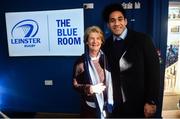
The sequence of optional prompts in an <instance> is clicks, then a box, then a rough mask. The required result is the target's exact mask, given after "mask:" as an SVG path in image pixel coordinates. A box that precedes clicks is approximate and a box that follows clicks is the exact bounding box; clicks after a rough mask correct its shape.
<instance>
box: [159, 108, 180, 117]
mask: <svg viewBox="0 0 180 119" xmlns="http://www.w3.org/2000/svg"><path fill="white" fill-rule="evenodd" d="M162 117H163V119H169V118H179V119H180V110H165V111H162Z"/></svg>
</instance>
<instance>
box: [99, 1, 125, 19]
mask: <svg viewBox="0 0 180 119" xmlns="http://www.w3.org/2000/svg"><path fill="white" fill-rule="evenodd" d="M114 11H120V12H121V13H122V14H123V16H124V18H126V12H125V9H124V8H123V6H122V5H121V4H119V3H113V4H110V5H108V6H106V7H105V8H104V10H103V14H102V16H103V19H104V21H105V22H109V15H110V14H111V13H112V12H114Z"/></svg>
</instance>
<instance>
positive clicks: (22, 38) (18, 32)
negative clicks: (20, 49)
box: [11, 19, 41, 47]
mask: <svg viewBox="0 0 180 119" xmlns="http://www.w3.org/2000/svg"><path fill="white" fill-rule="evenodd" d="M38 30H39V26H38V23H37V22H36V21H34V20H32V19H26V20H22V21H20V22H18V23H17V24H16V25H14V27H13V28H12V30H11V36H12V39H11V44H12V45H18V44H19V45H23V46H24V47H35V46H36V44H40V43H41V41H40V38H38V37H35V36H36V34H37V33H38Z"/></svg>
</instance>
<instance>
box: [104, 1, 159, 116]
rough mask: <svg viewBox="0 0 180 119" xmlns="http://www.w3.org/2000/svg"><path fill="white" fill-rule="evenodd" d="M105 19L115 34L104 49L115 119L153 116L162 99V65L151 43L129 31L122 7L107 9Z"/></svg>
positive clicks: (118, 5)
mask: <svg viewBox="0 0 180 119" xmlns="http://www.w3.org/2000/svg"><path fill="white" fill-rule="evenodd" d="M103 18H104V20H105V22H106V23H107V26H108V28H109V29H110V31H111V32H112V35H111V36H110V37H109V38H107V39H106V41H105V44H104V47H103V49H104V52H105V54H106V56H107V58H108V61H109V64H110V66H111V71H112V72H111V73H112V80H113V94H114V95H113V97H114V110H113V113H112V117H142V118H143V117H153V116H154V114H155V113H156V108H157V100H158V99H157V98H158V96H159V87H160V85H159V84H160V68H159V66H160V65H159V60H158V55H157V52H156V50H155V47H154V46H153V43H152V40H151V39H150V37H148V36H147V35H145V34H143V33H139V32H136V31H133V30H131V29H129V28H127V18H126V14H125V10H124V9H123V7H122V6H121V5H120V4H111V5H109V6H107V7H106V8H105V9H104V11H103Z"/></svg>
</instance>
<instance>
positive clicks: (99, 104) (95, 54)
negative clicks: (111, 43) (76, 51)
mask: <svg viewBox="0 0 180 119" xmlns="http://www.w3.org/2000/svg"><path fill="white" fill-rule="evenodd" d="M103 43H104V35H103V32H102V30H101V29H100V28H99V27H97V26H91V27H88V28H87V29H86V31H85V34H84V44H85V53H84V54H83V55H82V56H81V57H80V58H79V59H78V60H77V61H76V62H75V64H74V69H73V87H74V88H75V90H76V91H78V92H79V93H80V94H81V114H80V116H81V117H83V118H105V117H107V113H108V112H111V110H112V106H113V92H112V80H111V74H110V72H109V71H108V69H107V68H108V65H107V61H106V59H105V55H104V53H103V52H102V51H101V49H100V48H101V46H102V44H103Z"/></svg>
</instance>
